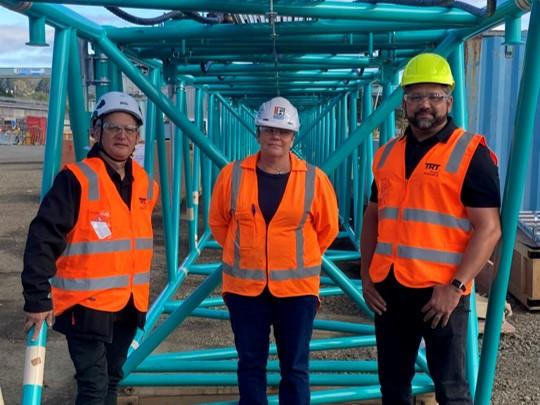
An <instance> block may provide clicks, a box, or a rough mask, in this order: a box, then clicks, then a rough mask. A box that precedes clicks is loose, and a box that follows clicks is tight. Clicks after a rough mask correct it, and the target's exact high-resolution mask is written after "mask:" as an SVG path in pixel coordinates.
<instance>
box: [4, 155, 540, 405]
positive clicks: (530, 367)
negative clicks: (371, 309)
mask: <svg viewBox="0 0 540 405" xmlns="http://www.w3.org/2000/svg"><path fill="white" fill-rule="evenodd" d="M42 160H43V148H42V147H34V146H0V220H1V221H0V224H1V227H0V277H1V280H2V283H1V284H0V291H1V294H0V314H1V316H0V360H1V367H0V387H1V390H2V391H1V392H2V394H3V399H4V402H5V404H6V405H12V404H19V403H20V395H21V385H22V380H23V367H24V352H25V340H24V335H23V332H22V324H23V322H22V321H23V313H22V305H23V299H22V294H21V284H20V272H21V269H22V253H23V249H24V244H25V240H26V232H27V228H28V224H29V223H30V221H31V219H32V218H33V216H34V215H35V213H36V210H37V207H38V202H39V193H40V188H41V170H42ZM157 219H158V220H159V218H157ZM158 227H160V226H159V225H158ZM158 233H159V231H158ZM157 236H158V237H157V238H156V242H157V244H158V248H157V249H156V254H155V259H154V264H153V270H154V274H153V276H152V295H153V296H155V295H156V294H158V293H159V292H160V289H161V287H162V286H163V283H164V280H165V274H166V271H165V270H164V269H165V264H164V263H165V258H164V254H163V248H162V243H163V240H162V238H161V236H160V235H157ZM159 245H161V246H159ZM195 284H196V281H191V282H189V283H186V288H188V289H189V287H190V286H193V285H195ZM183 291H184V293H182V292H181V294H182V295H183V294H185V291H186V290H183ZM510 302H511V303H512V309H513V315H512V317H511V318H510V319H509V322H510V323H511V324H512V325H513V326H515V328H516V332H515V333H514V334H511V335H504V336H503V337H502V339H501V345H500V353H499V361H498V367H497V375H496V381H495V388H494V396H493V401H492V403H493V404H495V405H499V404H500V405H515V404H536V405H540V313H530V312H527V311H525V310H524V309H523V308H522V307H521V306H520V305H518V304H516V303H515V301H513V300H512V299H511V298H510ZM323 308H326V312H323V313H322V314H321V316H322V317H325V316H327V315H328V313H329V312H334V315H333V316H338V317H356V316H357V315H358V311H357V309H356V308H355V307H354V305H352V304H351V303H350V302H347V301H346V299H345V298H340V299H333V300H326V299H325V300H323ZM336 314H337V315H336ZM215 322H216V321H203V320H201V319H197V318H194V319H190V320H187V321H186V322H185V323H184V324H183V325H182V327H181V328H180V329H179V330H178V331H176V332H175V333H174V336H171V338H170V339H167V342H165V344H164V346H165V347H167V346H169V347H170V346H172V345H173V344H174V342H182V347H183V348H188V347H192V348H202V347H216V346H224V345H231V344H232V336H231V334H230V331H229V327H228V325H226V324H225V323H223V322H222V323H220V324H219V325H217V324H216V323H215ZM203 330H204V332H202V331H203ZM203 334H204V339H201V336H202V335H203ZM356 354H358V353H355V352H354V351H350V352H347V353H342V355H343V357H344V358H351V359H353V358H355V357H356ZM370 354H371V355H373V352H371V353H370ZM363 355H364V356H363V358H365V353H363ZM316 356H317V357H319V356H321V357H324V356H325V355H323V354H317V355H316ZM45 363H46V365H45V377H44V390H43V397H42V403H43V404H54V405H59V404H69V403H73V398H74V392H75V384H74V380H73V374H74V370H73V366H72V365H71V362H70V360H69V357H68V355H67V347H66V344H65V341H64V338H63V337H62V336H61V335H59V334H57V333H55V332H51V333H49V339H48V344H47V355H46V362H45ZM156 403H157V402H156ZM167 403H177V404H187V401H184V402H183V401H182V400H176V401H173V402H167ZM190 403H191V402H190ZM0 404H1V402H0Z"/></svg>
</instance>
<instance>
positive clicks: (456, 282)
mask: <svg viewBox="0 0 540 405" xmlns="http://www.w3.org/2000/svg"><path fill="white" fill-rule="evenodd" d="M450 284H452V285H453V286H454V287H456V288H458V289H460V290H461V291H463V292H465V291H467V287H465V284H463V283H462V282H461V281H459V280H458V279H457V278H455V279H453V280H452V281H451V282H450Z"/></svg>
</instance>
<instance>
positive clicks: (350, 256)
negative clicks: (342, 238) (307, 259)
mask: <svg viewBox="0 0 540 405" xmlns="http://www.w3.org/2000/svg"><path fill="white" fill-rule="evenodd" d="M346 235H347V236H349V234H348V233H346ZM359 255H360V253H358V252H356V251H354V252H351V251H348V250H342V251H338V250H333V249H331V250H327V251H326V252H325V256H326V257H327V258H328V259H329V260H332V261H334V262H337V261H349V260H358V259H359Z"/></svg>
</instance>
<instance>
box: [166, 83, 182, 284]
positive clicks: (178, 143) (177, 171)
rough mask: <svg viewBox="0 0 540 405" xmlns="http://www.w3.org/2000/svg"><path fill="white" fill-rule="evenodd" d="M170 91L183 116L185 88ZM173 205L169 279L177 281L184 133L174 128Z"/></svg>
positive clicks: (178, 87)
mask: <svg viewBox="0 0 540 405" xmlns="http://www.w3.org/2000/svg"><path fill="white" fill-rule="evenodd" d="M169 88H170V89H172V92H173V93H175V95H176V109H177V110H178V113H179V114H182V107H181V106H182V105H183V103H184V97H185V93H184V86H183V85H182V84H180V85H178V86H177V85H170V86H169ZM171 189H172V204H171V222H172V225H171V226H172V229H171V232H172V241H171V245H172V248H173V252H172V263H171V264H172V269H173V271H172V272H171V273H169V277H172V278H173V279H175V278H176V277H177V276H178V259H179V255H180V226H181V221H180V206H181V203H182V195H181V193H182V131H180V129H179V128H178V127H176V126H175V127H174V132H173V137H172V183H171Z"/></svg>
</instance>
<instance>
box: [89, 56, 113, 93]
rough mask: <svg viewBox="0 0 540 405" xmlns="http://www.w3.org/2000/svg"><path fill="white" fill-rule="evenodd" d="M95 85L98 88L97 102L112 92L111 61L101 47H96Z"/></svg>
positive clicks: (94, 58)
mask: <svg viewBox="0 0 540 405" xmlns="http://www.w3.org/2000/svg"><path fill="white" fill-rule="evenodd" d="M94 52H95V55H94V57H93V60H94V85H95V86H96V100H98V99H99V98H100V97H101V96H102V95H104V94H105V93H107V92H108V91H110V84H111V81H110V79H109V59H108V58H107V56H106V55H104V54H103V52H102V51H101V49H99V46H95V47H94Z"/></svg>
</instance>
